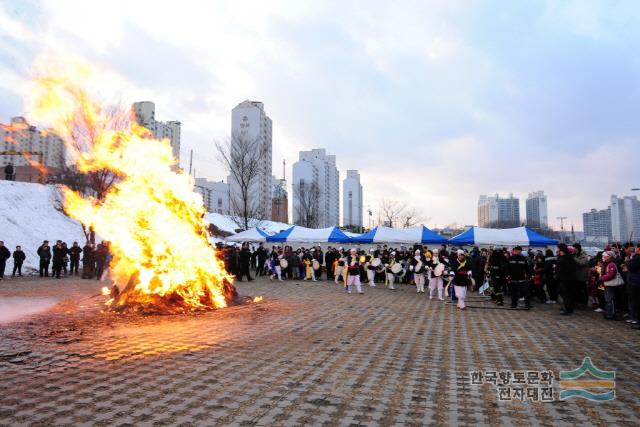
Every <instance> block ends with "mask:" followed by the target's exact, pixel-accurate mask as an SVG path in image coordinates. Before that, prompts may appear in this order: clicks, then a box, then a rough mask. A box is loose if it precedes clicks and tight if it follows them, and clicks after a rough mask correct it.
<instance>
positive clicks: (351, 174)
mask: <svg viewBox="0 0 640 427" xmlns="http://www.w3.org/2000/svg"><path fill="white" fill-rule="evenodd" d="M362 209H363V204H362V184H360V174H359V173H358V171H357V170H347V177H346V178H345V179H344V180H343V181H342V225H344V226H345V227H353V228H357V229H361V228H362Z"/></svg>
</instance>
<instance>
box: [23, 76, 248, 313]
mask: <svg viewBox="0 0 640 427" xmlns="http://www.w3.org/2000/svg"><path fill="white" fill-rule="evenodd" d="M49 69H50V68H49ZM93 77H94V76H93V71H92V70H91V69H90V68H89V67H87V66H86V65H78V64H74V65H73V66H71V67H70V68H69V69H68V70H64V72H62V73H57V74H46V75H43V76H40V77H38V78H37V79H36V80H35V82H34V83H35V86H34V90H33V91H32V92H31V95H32V99H31V100H29V101H30V102H28V103H27V105H29V106H30V109H31V115H30V117H33V118H35V119H36V120H38V121H41V122H44V123H47V124H49V125H50V126H51V127H52V128H53V131H54V132H55V133H56V134H58V135H60V136H61V137H62V138H63V140H64V141H65V144H67V146H69V147H70V148H72V149H74V150H75V151H73V152H72V154H73V157H75V162H76V165H77V166H78V169H79V170H80V171H83V172H93V171H100V170H105V169H106V170H109V171H111V172H113V173H114V174H115V175H116V176H117V177H118V181H117V182H116V184H114V185H113V186H112V187H111V188H110V189H109V190H108V192H107V193H106V195H105V196H104V198H103V199H101V200H97V199H95V198H91V197H89V198H85V197H83V196H82V195H80V194H78V193H76V192H74V191H71V190H70V189H68V188H67V189H64V198H65V210H66V212H67V213H68V214H69V215H70V216H71V217H73V218H76V219H78V220H79V221H80V222H82V223H83V224H84V225H86V226H87V227H93V229H94V230H95V231H96V233H97V234H98V235H100V236H101V237H102V238H103V239H105V240H108V241H109V242H110V246H109V248H110V251H111V253H112V256H113V259H112V261H111V265H110V269H109V273H110V277H111V279H112V280H113V281H114V283H115V284H116V285H117V287H118V289H117V290H116V292H115V295H114V292H113V291H109V290H108V289H107V291H108V292H111V296H112V297H113V301H111V300H110V301H109V303H110V306H111V308H112V309H114V310H130V311H139V312H170V313H175V312H190V311H195V310H204V309H210V308H221V307H226V306H227V305H228V304H229V303H230V302H231V301H232V300H233V299H234V298H235V297H236V296H237V295H236V293H235V288H234V287H233V284H232V279H233V278H232V276H231V275H229V274H228V273H227V272H226V271H225V269H224V263H223V261H222V260H220V259H218V258H217V257H216V254H215V251H214V249H213V248H212V247H211V245H210V243H209V240H208V238H209V235H208V232H207V224H206V223H205V222H204V220H203V218H204V214H205V209H204V206H203V203H202V199H201V197H200V196H199V195H198V194H197V193H195V192H194V191H193V183H192V182H191V180H190V177H189V176H188V175H186V174H184V173H182V172H176V171H174V168H173V167H174V165H175V163H176V161H175V159H174V158H173V155H172V151H171V146H170V144H169V141H168V140H166V139H165V140H157V139H153V138H151V136H150V133H149V132H148V131H147V130H146V129H144V128H142V127H140V126H138V125H137V124H136V123H134V122H132V120H131V119H130V118H129V112H128V111H124V110H118V109H109V108H104V107H103V106H102V105H100V104H99V103H98V102H96V101H94V100H93V98H92V97H91V96H90V95H89V91H88V90H89V88H88V87H86V86H87V84H88V83H89V82H90V81H91V78H93ZM78 118H81V121H82V123H81V124H82V127H81V129H80V130H81V132H80V133H78V126H77V124H78ZM78 138H85V140H84V144H80V145H79V144H78ZM103 292H104V290H103Z"/></svg>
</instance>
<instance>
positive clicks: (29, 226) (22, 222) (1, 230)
mask: <svg viewBox="0 0 640 427" xmlns="http://www.w3.org/2000/svg"><path fill="white" fill-rule="evenodd" d="M61 198H62V196H61V194H60V190H59V188H58V187H56V186H54V185H42V184H36V183H27V182H12V181H0V240H2V241H4V244H5V246H7V248H9V250H10V251H11V252H13V251H14V250H15V248H16V246H17V245H20V246H22V250H23V251H24V252H25V254H26V256H27V259H26V260H25V264H24V268H23V270H27V269H35V270H37V269H38V264H39V258H38V255H37V254H36V250H37V249H38V247H39V246H40V245H41V244H42V241H43V240H48V241H49V244H50V245H51V246H53V244H55V241H56V240H62V241H65V242H67V244H68V245H71V243H72V242H74V241H77V242H78V243H80V245H81V246H83V245H84V242H85V237H84V233H83V232H82V226H81V225H80V223H79V222H78V221H76V220H74V219H71V218H69V217H68V216H66V215H65V214H64V212H62V210H61V209H60V208H61V206H62V203H61ZM205 220H206V221H208V222H209V223H211V224H214V225H215V226H216V227H218V228H219V229H220V230H222V231H225V232H227V233H230V234H235V230H237V229H238V228H239V227H238V225H237V224H236V222H234V221H233V219H232V218H231V217H229V216H227V215H221V214H218V213H208V214H206V216H205ZM251 225H252V226H255V225H257V226H259V227H260V228H262V229H263V230H265V231H266V232H267V233H270V234H275V233H277V232H279V231H282V230H285V229H287V228H289V227H291V225H290V224H285V223H282V222H274V221H254V222H252V224H251ZM99 240H100V239H98V241H99ZM211 241H212V242H214V243H215V242H218V241H220V239H219V238H215V237H214V238H212V239H211ZM12 268H13V260H9V262H7V268H6V270H5V274H6V273H7V272H8V273H9V274H11V269H12ZM23 273H24V271H23Z"/></svg>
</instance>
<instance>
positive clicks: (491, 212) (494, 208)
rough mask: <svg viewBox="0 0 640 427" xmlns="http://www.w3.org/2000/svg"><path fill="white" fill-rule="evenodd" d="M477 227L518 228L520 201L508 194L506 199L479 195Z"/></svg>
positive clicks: (497, 196)
mask: <svg viewBox="0 0 640 427" xmlns="http://www.w3.org/2000/svg"><path fill="white" fill-rule="evenodd" d="M478 226H479V227H487V228H509V227H518V226H520V199H518V198H517V197H513V194H510V195H509V197H508V198H501V197H500V196H499V195H498V194H496V195H495V196H489V197H487V196H486V195H481V196H480V197H479V198H478Z"/></svg>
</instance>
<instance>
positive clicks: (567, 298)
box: [556, 243, 576, 315]
mask: <svg viewBox="0 0 640 427" xmlns="http://www.w3.org/2000/svg"><path fill="white" fill-rule="evenodd" d="M556 278H557V280H558V285H559V287H560V295H561V296H562V302H563V304H564V309H563V310H562V311H561V312H560V314H563V315H569V314H571V313H573V309H574V306H575V286H576V262H575V260H574V259H573V255H571V253H570V252H569V248H568V247H567V245H565V244H564V243H561V244H559V245H558V260H557V261H556Z"/></svg>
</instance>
